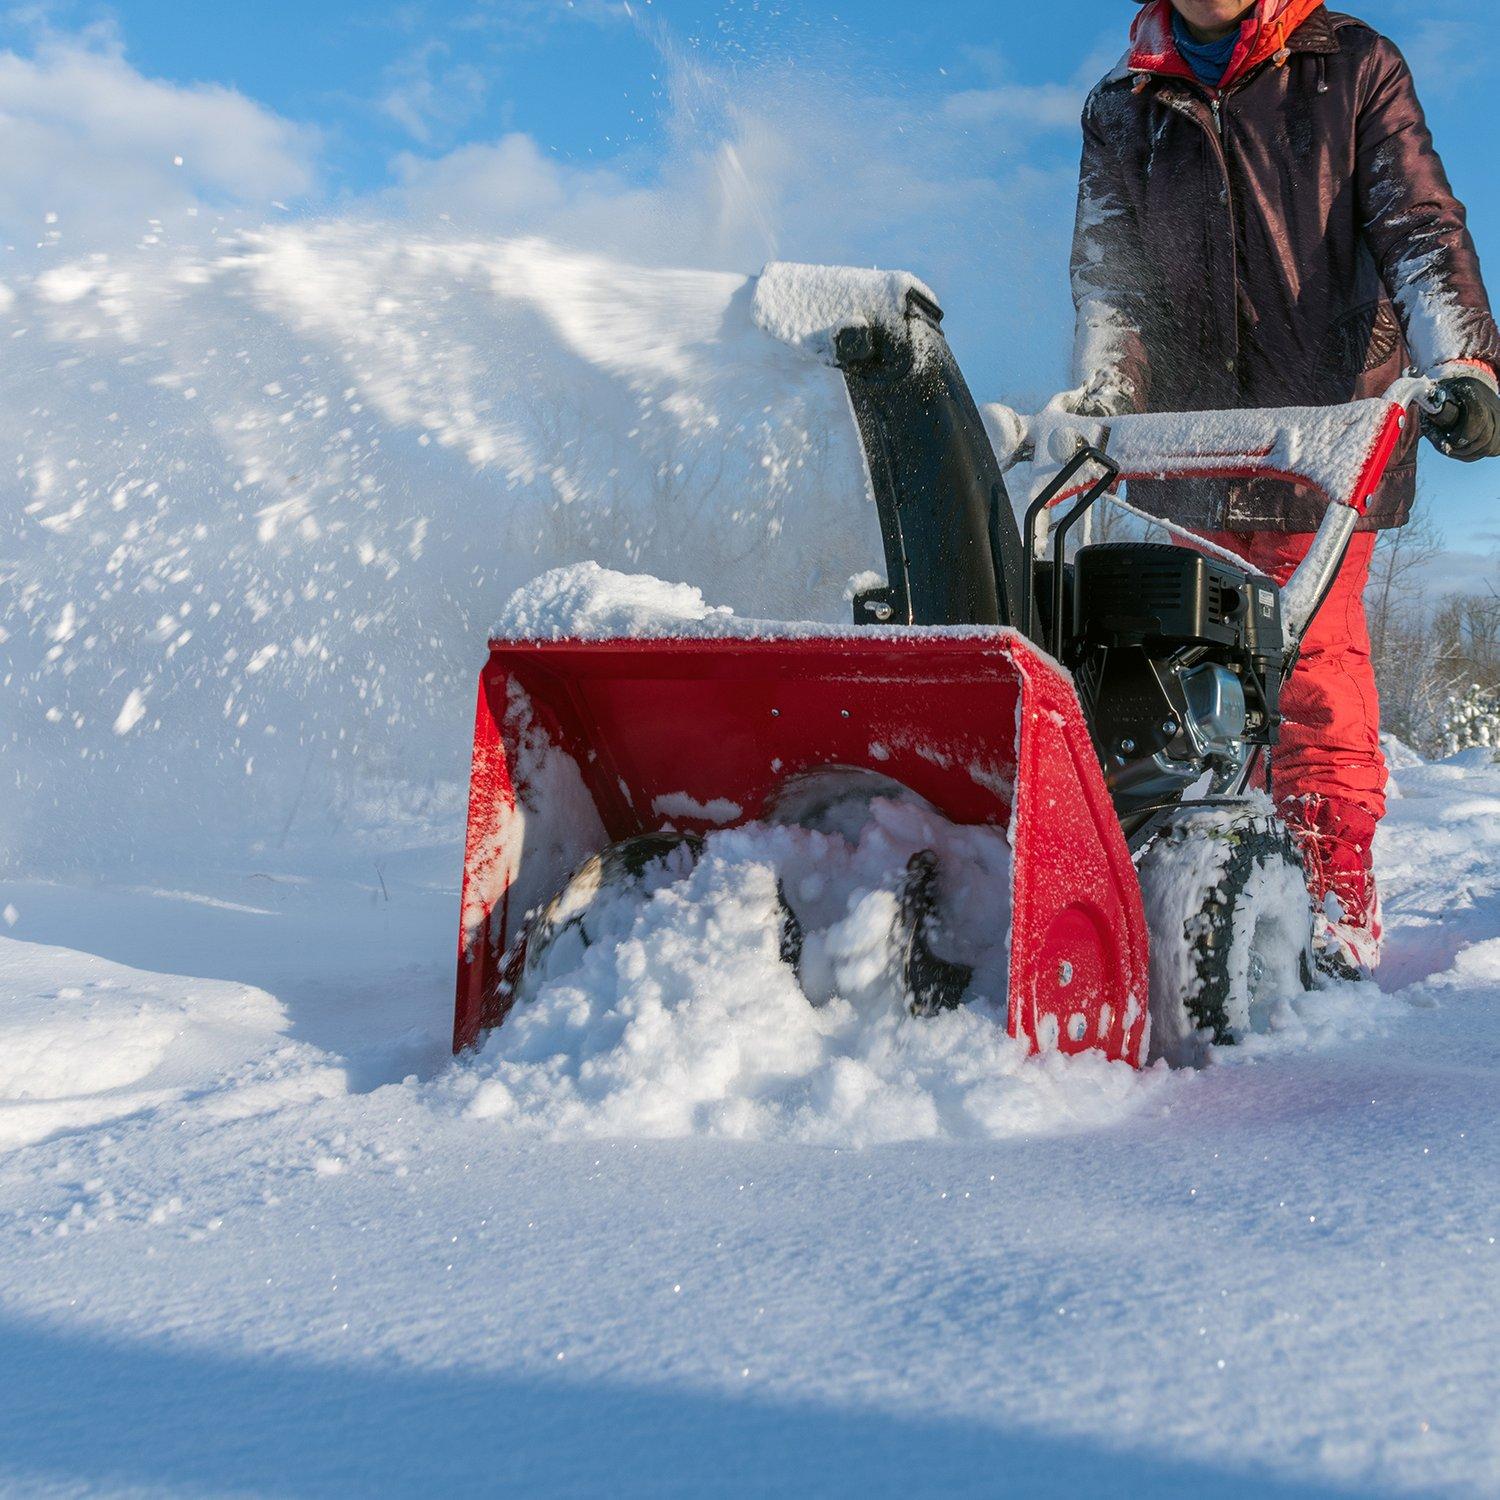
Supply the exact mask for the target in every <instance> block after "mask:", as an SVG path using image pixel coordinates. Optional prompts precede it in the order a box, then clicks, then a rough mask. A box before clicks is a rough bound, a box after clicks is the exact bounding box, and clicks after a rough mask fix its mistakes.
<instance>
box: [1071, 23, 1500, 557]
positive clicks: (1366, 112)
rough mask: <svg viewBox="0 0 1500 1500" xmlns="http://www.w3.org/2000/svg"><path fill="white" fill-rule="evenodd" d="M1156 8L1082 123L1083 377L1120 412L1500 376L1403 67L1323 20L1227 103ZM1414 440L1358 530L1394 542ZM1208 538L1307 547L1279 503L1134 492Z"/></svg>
mask: <svg viewBox="0 0 1500 1500" xmlns="http://www.w3.org/2000/svg"><path fill="white" fill-rule="evenodd" d="M1167 7H1168V0H1153V4H1152V5H1150V6H1148V7H1147V8H1146V10H1145V11H1143V12H1142V14H1141V17H1140V20H1139V21H1138V23H1137V28H1136V33H1135V40H1134V45H1133V48H1132V51H1131V53H1129V54H1127V56H1126V59H1125V60H1124V62H1122V63H1121V65H1120V66H1119V67H1118V68H1117V69H1116V70H1115V71H1114V72H1113V73H1111V74H1110V75H1109V76H1108V77H1107V78H1105V79H1104V81H1103V82H1102V83H1100V84H1099V86H1098V87H1097V88H1096V89H1095V90H1094V92H1093V94H1092V95H1091V96H1090V98H1089V101H1088V105H1087V108H1086V109H1085V112H1084V120H1083V128H1084V148H1083V168H1082V174H1081V179H1080V192H1079V208H1078V223H1077V230H1076V234H1075V240H1074V250H1073V295H1074V302H1075V304H1076V306H1077V309H1078V338H1077V346H1076V351H1075V376H1076V379H1077V380H1078V382H1079V384H1080V386H1081V387H1082V388H1083V389H1084V391H1085V396H1084V399H1085V400H1086V401H1089V402H1090V403H1097V404H1098V405H1101V406H1104V407H1106V408H1108V409H1112V410H1115V411H1127V410H1142V411H1204V410H1212V409H1215V408H1243V407H1258V406H1307V405H1323V404H1332V403H1335V402H1343V401H1348V400H1351V399H1354V398H1357V397H1363V396H1371V395H1378V394H1380V393H1381V392H1382V391H1383V390H1384V389H1385V388H1386V387H1388V386H1389V385H1390V384H1391V382H1392V381H1394V380H1395V379H1396V378H1397V377H1398V376H1400V375H1401V374H1403V373H1404V372H1405V370H1406V368H1407V367H1408V366H1410V367H1414V368H1415V369H1416V370H1418V371H1422V372H1429V371H1432V370H1434V369H1438V368H1440V367H1442V366H1444V365H1447V364H1452V363H1455V362H1466V361H1467V362H1475V363H1479V364H1483V365H1487V366H1489V367H1490V368H1491V369H1492V370H1493V369H1494V368H1496V367H1500V332H1497V330H1496V326H1495V320H1494V318H1493V316H1492V315H1491V311H1490V305H1489V301H1488V298H1487V296H1486V294H1485V289H1484V283H1483V281H1482V279H1481V276H1480V269H1479V260H1478V256H1477V254H1476V252H1475V249H1474V243H1473V240H1472V239H1471V237H1470V235H1469V232H1468V229H1467V227H1466V221H1465V213H1464V208H1463V205H1462V204H1461V203H1460V202H1459V201H1458V200H1457V199H1456V198H1455V197H1454V195H1453V190H1452V188H1451V187H1450V186H1449V183H1448V179H1447V176H1446V174H1445V173H1444V170H1443V165H1442V162H1441V161H1440V160H1439V159H1438V156H1437V153H1436V151H1435V150H1434V149H1433V145H1432V138H1431V135H1430V134H1429V132H1428V129H1427V124H1426V121H1425V119H1424V117H1423V113H1422V107H1421V105H1420V104H1419V103H1418V100H1417V96H1416V90H1415V87H1414V85H1413V82H1412V76H1411V72H1410V70H1409V69H1408V68H1407V65H1406V62H1405V61H1404V59H1403V58H1402V56H1401V54H1400V52H1399V51H1397V49H1396V47H1395V46H1394V45H1393V44H1392V43H1391V42H1389V41H1387V40H1386V39H1385V38H1384V37H1382V36H1380V35H1379V34H1378V33H1376V32H1375V31H1374V30H1372V29H1371V28H1370V27H1369V26H1367V25H1365V24H1364V23H1363V22H1362V21H1358V20H1356V19H1354V18H1353V17H1352V16H1347V15H1341V14H1337V13H1334V12H1330V11H1328V10H1326V9H1324V8H1323V7H1321V6H1320V7H1318V8H1317V9H1316V10H1314V11H1313V12H1312V14H1311V15H1310V16H1309V17H1308V18H1307V19H1306V20H1305V21H1303V22H1302V24H1301V25H1300V26H1299V27H1298V28H1297V29H1296V30H1295V31H1294V32H1293V33H1292V34H1291V35H1290V36H1289V37H1285V38H1284V39H1282V40H1283V45H1282V47H1281V48H1279V49H1278V51H1277V52H1276V54H1275V55H1274V56H1273V57H1271V58H1269V59H1267V60H1266V61H1264V62H1262V63H1261V64H1260V65H1259V66H1257V67H1255V68H1253V69H1252V70H1251V71H1250V72H1248V73H1247V74H1245V75H1244V76H1242V77H1239V78H1237V79H1235V80H1234V81H1233V82H1232V83H1231V84H1230V85H1229V86H1228V87H1227V88H1226V89H1224V90H1223V91H1218V90H1211V89H1208V88H1206V87H1204V86H1203V85H1202V84H1200V83H1198V82H1197V80H1196V79H1194V78H1193V77H1192V75H1191V72H1190V70H1189V69H1188V68H1187V66H1186V64H1184V63H1183V62H1182V59H1181V58H1180V56H1178V54H1177V52H1176V49H1175V47H1173V46H1172V45H1171V43H1170V39H1169V37H1170V33H1169V30H1168V29H1167V28H1168V27H1169V25H1170V10H1169V9H1168V8H1167ZM1416 436H1417V435H1416V430H1415V424H1413V430H1412V434H1411V436H1410V438H1409V439H1408V440H1407V442H1406V444H1405V446H1404V447H1403V449H1402V451H1401V452H1400V453H1398V455H1397V456H1396V458H1395V460H1394V463H1393V467H1392V470H1391V472H1390V475H1389V477H1388V478H1387V480H1386V483H1385V485H1384V487H1383V488H1382V489H1381V491H1380V492H1379V494H1378V495H1377V496H1376V498H1375V502H1374V504H1373V505H1372V507H1371V510H1370V514H1369V516H1368V517H1367V518H1366V521H1365V523H1364V524H1365V525H1366V526H1367V527H1368V528H1372V529H1373V528H1384V527H1390V526H1398V525H1400V524H1402V523H1403V522H1404V521H1405V520H1406V518H1407V515H1408V514H1409V512H1410V509H1411V503H1412V499H1413V496H1414V494H1415V489H1416V453H1415V445H1416ZM1133 498H1134V500H1135V502H1136V503H1137V504H1141V505H1143V506H1144V507H1145V508H1147V509H1149V510H1151V511H1153V512H1154V513H1155V514H1158V515H1163V516H1165V517H1167V518H1168V519H1172V520H1178V521H1181V522H1184V523H1186V524H1187V525H1190V526H1195V527H1198V528H1202V529H1213V530H1245V531H1256V530H1269V531H1312V530H1315V529H1316V528H1317V525H1318V522H1319V520H1320V519H1321V517H1322V514H1323V511H1324V509H1325V508H1326V505H1327V502H1326V500H1325V499H1324V497H1323V496H1321V495H1320V494H1318V493H1316V492H1314V491H1311V490H1308V489H1306V488H1304V487H1302V486H1297V485H1291V484H1287V483H1284V482H1278V481H1269V480H1257V481H1253V482H1238V481H1223V480H1220V481H1182V482H1176V483H1171V484H1166V483H1160V484H1150V485H1148V484H1136V485H1135V486H1134V487H1133Z"/></svg>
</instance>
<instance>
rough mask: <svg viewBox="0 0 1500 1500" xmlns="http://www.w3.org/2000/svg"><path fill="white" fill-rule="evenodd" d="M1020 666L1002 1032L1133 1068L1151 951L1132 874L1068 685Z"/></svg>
mask: <svg viewBox="0 0 1500 1500" xmlns="http://www.w3.org/2000/svg"><path fill="white" fill-rule="evenodd" d="M1018 661H1019V664H1020V666H1021V669H1022V675H1023V684H1024V685H1023V688H1022V696H1021V703H1022V709H1021V744H1020V763H1019V774H1018V785H1019V788H1020V793H1019V798H1018V802H1017V815H1016V824H1015V827H1014V829H1013V830H1012V833H1011V845H1012V848H1013V849H1014V851H1015V877H1014V880H1015V891H1014V905H1013V909H1012V914H1011V959H1010V1006H1011V1009H1010V1030H1011V1034H1012V1035H1013V1036H1025V1037H1027V1038H1028V1039H1029V1040H1030V1041H1031V1043H1032V1046H1033V1047H1036V1048H1046V1049H1051V1048H1053V1047H1055V1048H1057V1049H1058V1050H1060V1051H1062V1052H1066V1053H1078V1052H1086V1051H1091V1050H1094V1051H1100V1052H1103V1053H1104V1054H1105V1055H1106V1056H1107V1057H1111V1058H1115V1059H1123V1060H1124V1061H1126V1062H1129V1063H1130V1064H1131V1065H1132V1066H1134V1067H1139V1066H1140V1064H1141V1059H1142V1053H1143V1046H1144V1042H1145V1036H1146V1025H1147V1001H1148V996H1149V994H1150V950H1149V945H1148V939H1147V934H1146V914H1145V910H1144V908H1143V907H1142V904H1141V891H1140V884H1139V882H1138V881H1137V879H1136V875H1135V867H1134V865H1133V864H1132V862H1131V858H1130V851H1129V849H1128V848H1127V847H1126V844H1125V838H1124V835H1123V834H1122V833H1121V831H1120V825H1119V822H1118V820H1117V819H1116V817H1115V812H1114V807H1113V805H1112V804H1111V802H1110V798H1109V792H1108V789H1107V788H1106V787H1105V784H1104V778H1103V775H1102V774H1101V772H1100V770H1099V763H1098V761H1097V760H1096V759H1095V757H1094V751H1093V747H1092V745H1091V743H1090V740H1089V734H1088V729H1087V727H1086V726H1085V724H1084V719H1083V713H1082V710H1081V709H1080V708H1079V706H1078V700H1077V697H1076V696H1075V695H1074V692H1073V689H1072V685H1071V684H1070V683H1068V682H1066V681H1065V680H1063V679H1061V678H1060V677H1058V675H1057V674H1056V672H1055V671H1054V670H1051V669H1049V668H1048V667H1047V666H1046V665H1045V664H1043V663H1042V662H1040V661H1039V660H1038V659H1037V658H1036V656H1035V653H1033V652H1029V651H1028V652H1024V653H1018Z"/></svg>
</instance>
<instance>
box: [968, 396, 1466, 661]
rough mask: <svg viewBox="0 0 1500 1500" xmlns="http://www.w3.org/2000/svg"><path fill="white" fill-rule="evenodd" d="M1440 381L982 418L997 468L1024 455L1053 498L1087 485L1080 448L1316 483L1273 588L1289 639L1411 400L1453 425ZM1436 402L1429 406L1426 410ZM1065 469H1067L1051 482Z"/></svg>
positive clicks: (1127, 468)
mask: <svg viewBox="0 0 1500 1500" xmlns="http://www.w3.org/2000/svg"><path fill="white" fill-rule="evenodd" d="M1439 389H1440V388H1439V387H1436V386H1434V385H1433V383H1432V382H1431V381H1428V380H1402V381H1398V382H1397V383H1396V384H1395V385H1394V386H1392V387H1391V389H1390V390H1389V391H1388V392H1387V393H1386V395H1385V396H1384V397H1382V398H1377V399H1373V400H1366V401H1356V402H1351V403H1349V404H1348V405H1346V406H1341V407H1328V408H1319V407H1303V408H1284V409H1271V410H1266V411H1261V412H1255V411H1238V412H1191V413H1180V414H1161V415H1140V416H1122V417H1117V418H1114V419H1112V420H1109V421H1105V420H1103V419H1099V418H1093V417H1079V416H1075V415H1073V414H1071V413H1069V412H1067V411H1066V410H1063V409H1061V408H1060V407H1059V406H1057V405H1053V406H1051V407H1049V408H1048V409H1047V410H1045V411H1043V412H1040V413H1038V414H1037V415H1036V416H1035V417H1032V418H1030V419H1025V418H1021V417H1019V416H1017V415H1016V414H1015V413H1013V412H1011V411H1009V410H1007V409H1006V408H999V407H986V408H984V409H983V416H984V420H985V425H986V427H987V428H988V430H989V433H990V437H991V440H992V442H993V444H994V446H995V449H996V452H997V454H998V455H999V457H1000V462H1001V466H1002V468H1010V467H1013V466H1014V465H1016V464H1017V463H1020V462H1023V461H1026V460H1027V459H1029V460H1030V462H1031V465H1032V467H1031V480H1032V492H1031V495H1030V496H1028V499H1033V498H1034V497H1036V496H1038V495H1040V494H1044V493H1045V494H1046V495H1047V497H1048V500H1049V502H1050V503H1052V504H1057V503H1060V502H1062V501H1064V500H1068V499H1071V498H1073V497H1074V496H1076V495H1078V494H1082V493H1084V492H1085V491H1087V490H1089V489H1091V488H1093V486H1094V483H1095V478H1094V477H1092V476H1091V475H1090V474H1088V473H1086V472H1082V470H1084V469H1085V468H1086V467H1087V466H1086V465H1075V464H1074V463H1073V460H1074V459H1075V458H1077V457H1078V455H1079V454H1080V453H1082V451H1083V450H1084V449H1091V450H1095V451H1097V452H1098V453H1100V454H1101V455H1104V456H1107V459H1108V461H1109V463H1110V466H1111V467H1112V468H1113V469H1114V474H1113V475H1112V476H1111V478H1112V479H1113V478H1120V479H1124V480H1126V481H1129V480H1131V479H1142V480H1147V479H1149V480H1159V479H1189V478H1193V479H1209V478H1222V479H1253V478H1256V477H1269V478H1276V479H1282V480H1289V481H1293V482H1300V483H1303V484H1306V485H1308V486H1310V487H1312V488H1314V489H1317V490H1321V491H1322V492H1323V494H1324V495H1326V496H1327V497H1328V500H1329V505H1328V509H1327V511H1326V513H1325V514H1324V517H1323V522H1322V525H1321V526H1320V527H1319V530H1318V533H1317V536H1316V537H1315V538H1314V540H1313V542H1312V544H1311V546H1310V547H1309V549H1308V553H1307V556H1306V559H1305V560H1304V561H1303V563H1302V565H1301V566H1300V567H1299V568H1298V569H1297V571H1296V572H1295V573H1294V574H1293V575H1292V577H1291V578H1290V579H1289V580H1288V581H1287V584H1286V586H1285V587H1284V588H1283V590H1282V603H1283V618H1284V621H1285V624H1286V628H1287V633H1288V636H1289V637H1290V641H1291V643H1292V644H1293V645H1296V644H1298V643H1300V641H1301V640H1302V638H1303V637H1304V636H1305V635H1306V633H1307V629H1308V627H1309V626H1310V625H1311V623H1312V621H1313V618H1314V617H1315V616H1316V615H1317V613H1318V610H1319V609H1320V608H1321V606H1322V603H1323V600H1324V599H1325V598H1326V597H1327V593H1328V590H1329V588H1330V587H1331V585H1332V583H1333V580H1334V578H1335V577H1336V576H1337V574H1338V571H1339V568H1340V567H1341V566H1342V564H1343V561H1344V557H1345V555H1346V553H1347V552H1348V548H1349V542H1350V540H1351V538H1352V537H1353V535H1354V532H1355V530H1356V528H1357V527H1358V524H1359V520H1360V518H1361V517H1362V516H1363V515H1364V513H1365V511H1366V509H1367V508H1368V506H1369V503H1370V501H1371V500H1372V499H1373V498H1374V495H1375V492H1376V490H1377V489H1378V488H1379V486H1380V483H1381V481H1382V479H1383V478H1384V477H1385V472H1386V469H1387V467H1388V466H1389V464H1390V460H1391V457H1392V455H1393V454H1394V453H1395V452H1396V450H1397V448H1398V447H1399V445H1400V442H1401V437H1402V434H1403V433H1404V432H1405V430H1406V428H1407V425H1408V422H1409V421H1410V413H1411V409H1412V408H1413V407H1414V406H1415V407H1420V408H1421V410H1422V411H1423V412H1424V414H1426V416H1427V419H1428V420H1429V421H1430V422H1432V423H1433V424H1434V425H1438V426H1442V425H1444V424H1447V425H1448V426H1452V425H1453V424H1454V423H1456V422H1457V421H1459V420H1460V419H1461V416H1462V413H1461V411H1460V409H1459V408H1458V405H1457V403H1456V402H1453V401H1441V402H1439V401H1438V400H1437V399H1436V397H1437V392H1438V390H1439ZM1434 406H1435V407H1436V408H1437V409H1436V410H1431V408H1433V407H1434ZM1064 470H1069V471H1070V472H1069V474H1068V475H1067V476H1066V478H1065V479H1064V482H1063V483H1060V484H1059V483H1058V482H1057V481H1058V480H1059V479H1060V478H1063V477H1064V476H1063V474H1062V471H1064ZM1097 472H1098V466H1097V465H1096V466H1095V473H1096V474H1097ZM1035 508H1036V507H1035V505H1033V509H1035ZM1032 540H1033V539H1032V538H1031V537H1030V535H1029V534H1028V541H1029V542H1030V541H1032ZM1204 545H1207V543H1206V542H1205V544H1204Z"/></svg>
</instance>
